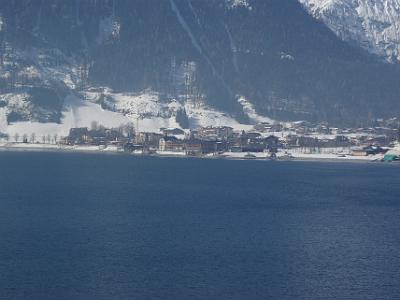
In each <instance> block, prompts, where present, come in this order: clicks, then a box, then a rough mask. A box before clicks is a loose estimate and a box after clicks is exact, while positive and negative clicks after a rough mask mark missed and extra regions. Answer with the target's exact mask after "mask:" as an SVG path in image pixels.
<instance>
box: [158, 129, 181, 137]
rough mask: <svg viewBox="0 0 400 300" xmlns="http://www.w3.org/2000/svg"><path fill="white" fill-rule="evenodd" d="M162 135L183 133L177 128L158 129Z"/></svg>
mask: <svg viewBox="0 0 400 300" xmlns="http://www.w3.org/2000/svg"><path fill="white" fill-rule="evenodd" d="M160 131H161V132H162V133H163V134H164V135H184V134H185V132H184V131H183V130H182V129H179V128H160Z"/></svg>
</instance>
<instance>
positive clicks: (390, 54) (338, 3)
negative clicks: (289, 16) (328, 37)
mask: <svg viewBox="0 0 400 300" xmlns="http://www.w3.org/2000/svg"><path fill="white" fill-rule="evenodd" d="M298 1H299V2H300V3H302V4H303V5H304V7H305V8H306V9H307V10H308V11H309V12H310V13H311V14H312V15H313V16H314V17H315V18H317V19H320V20H322V21H323V22H324V23H325V24H326V25H327V26H328V27H329V28H330V29H331V30H332V31H333V32H334V33H335V34H336V35H337V36H339V37H340V38H341V39H343V40H345V41H348V42H351V43H355V44H357V45H359V46H361V47H363V48H364V49H366V50H367V51H369V52H371V53H373V54H377V55H379V56H381V57H384V58H385V59H387V60H388V61H400V0H373V1H372V0H346V1H343V0H298Z"/></svg>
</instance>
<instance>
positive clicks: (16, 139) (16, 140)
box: [14, 132, 19, 143]
mask: <svg viewBox="0 0 400 300" xmlns="http://www.w3.org/2000/svg"><path fill="white" fill-rule="evenodd" d="M14 140H15V142H16V143H18V141H19V134H18V132H17V133H15V134H14Z"/></svg>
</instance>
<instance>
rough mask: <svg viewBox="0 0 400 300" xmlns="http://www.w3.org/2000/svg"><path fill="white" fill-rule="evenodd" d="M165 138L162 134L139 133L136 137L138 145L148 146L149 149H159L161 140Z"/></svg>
mask: <svg viewBox="0 0 400 300" xmlns="http://www.w3.org/2000/svg"><path fill="white" fill-rule="evenodd" d="M162 137H163V135H162V134H160V133H155V132H139V133H137V134H136V136H135V142H136V144H142V145H146V146H148V147H153V148H157V147H158V145H159V143H160V139H161V138H162Z"/></svg>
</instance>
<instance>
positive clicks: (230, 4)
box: [226, 0, 251, 9]
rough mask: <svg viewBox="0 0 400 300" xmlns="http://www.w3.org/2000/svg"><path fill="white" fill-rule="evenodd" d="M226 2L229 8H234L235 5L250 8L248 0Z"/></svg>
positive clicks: (229, 0)
mask: <svg viewBox="0 0 400 300" xmlns="http://www.w3.org/2000/svg"><path fill="white" fill-rule="evenodd" d="M226 2H227V4H228V7H229V8H235V7H240V6H242V7H246V8H248V9H251V6H250V4H249V2H248V0H227V1H226Z"/></svg>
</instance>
